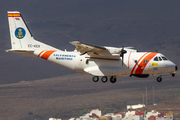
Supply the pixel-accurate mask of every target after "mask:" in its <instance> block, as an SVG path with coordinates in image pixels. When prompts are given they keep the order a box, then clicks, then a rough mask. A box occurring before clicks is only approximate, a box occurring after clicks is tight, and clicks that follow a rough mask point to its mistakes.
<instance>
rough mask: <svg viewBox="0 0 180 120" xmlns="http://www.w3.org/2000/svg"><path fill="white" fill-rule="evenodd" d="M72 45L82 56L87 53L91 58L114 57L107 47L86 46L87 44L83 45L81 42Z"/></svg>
mask: <svg viewBox="0 0 180 120" xmlns="http://www.w3.org/2000/svg"><path fill="white" fill-rule="evenodd" d="M70 43H71V44H72V45H75V46H76V50H77V51H79V52H80V53H81V55H83V54H86V53H87V54H88V55H90V56H92V55H100V56H108V57H110V56H112V57H113V55H112V54H111V53H110V52H109V51H108V50H107V49H106V48H105V47H101V46H95V45H90V44H85V43H81V42H79V41H73V42H70Z"/></svg>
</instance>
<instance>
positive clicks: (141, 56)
mask: <svg viewBox="0 0 180 120" xmlns="http://www.w3.org/2000/svg"><path fill="white" fill-rule="evenodd" d="M147 54H148V52H147V53H145V54H144V55H143V56H141V58H140V59H139V60H138V61H137V63H136V64H135V65H134V67H133V69H132V71H131V74H133V71H134V69H135V68H136V66H137V64H138V63H139V61H140V60H141V59H142V58H143V57H144V56H145V55H147Z"/></svg>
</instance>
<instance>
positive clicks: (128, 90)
mask: <svg viewBox="0 0 180 120" xmlns="http://www.w3.org/2000/svg"><path fill="white" fill-rule="evenodd" d="M179 84H180V81H179V80H178V79H175V78H172V77H166V78H164V79H163V82H162V83H157V82H156V80H155V78H154V77H151V78H150V79H136V78H129V77H120V78H118V81H117V83H115V84H112V83H110V82H107V83H105V84H104V83H102V82H100V81H99V82H98V83H94V82H92V80H91V76H89V75H82V74H72V75H69V76H62V77H58V78H51V79H43V80H37V81H30V82H25V81H24V82H20V83H14V84H6V85H0V106H1V107H0V111H1V112H0V119H7V120H11V119H12V118H13V119H18V120H31V119H37V120H42V119H47V118H49V117H57V118H70V117H78V116H79V115H82V114H84V113H87V112H89V111H90V110H91V109H93V108H99V109H101V110H102V111H103V114H104V113H108V112H119V111H121V110H123V109H126V105H127V104H138V103H142V94H144V93H145V87H147V88H148V103H149V105H150V104H152V86H154V87H155V101H156V103H161V102H163V101H166V100H171V99H177V98H179V97H180V94H179V93H180V88H179Z"/></svg>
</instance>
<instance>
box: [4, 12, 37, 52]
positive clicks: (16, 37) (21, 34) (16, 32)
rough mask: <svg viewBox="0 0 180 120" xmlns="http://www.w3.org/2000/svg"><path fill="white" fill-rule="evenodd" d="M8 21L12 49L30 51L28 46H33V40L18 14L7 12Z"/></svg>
mask: <svg viewBox="0 0 180 120" xmlns="http://www.w3.org/2000/svg"><path fill="white" fill-rule="evenodd" d="M8 21H9V30H10V38H11V47H12V49H26V50H28V49H30V48H29V47H28V44H33V41H34V38H33V36H32V34H31V32H30V30H29V29H28V27H27V25H26V23H25V22H24V20H23V18H22V16H21V14H20V12H18V11H8Z"/></svg>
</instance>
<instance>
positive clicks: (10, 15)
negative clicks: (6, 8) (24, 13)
mask: <svg viewBox="0 0 180 120" xmlns="http://www.w3.org/2000/svg"><path fill="white" fill-rule="evenodd" d="M8 17H21V15H20V14H19V13H8Z"/></svg>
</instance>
